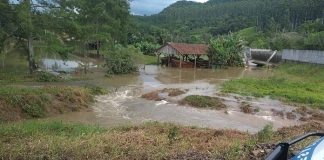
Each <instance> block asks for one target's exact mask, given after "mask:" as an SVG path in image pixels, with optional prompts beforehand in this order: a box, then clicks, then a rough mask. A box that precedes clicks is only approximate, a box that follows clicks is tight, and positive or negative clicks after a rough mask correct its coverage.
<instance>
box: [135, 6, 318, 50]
mask: <svg viewBox="0 0 324 160" xmlns="http://www.w3.org/2000/svg"><path fill="white" fill-rule="evenodd" d="M323 8H324V2H323V1H321V0H294V1H291V0H268V1H264V0H228V1H224V0H209V1H208V2H206V3H204V4H202V3H196V2H190V1H178V2H176V3H174V4H172V5H171V6H169V7H168V8H166V9H164V10H163V11H162V12H161V13H159V14H156V15H152V16H144V17H142V16H134V17H133V21H135V22H136V24H137V26H138V28H139V29H138V30H136V32H134V33H133V34H131V35H130V36H129V37H130V39H131V41H130V42H131V43H134V42H135V43H136V42H138V41H149V42H155V43H157V44H164V43H165V42H167V41H173V42H189V43H208V42H209V40H210V38H211V37H213V36H218V35H223V34H228V33H229V32H233V33H234V32H235V33H237V34H239V35H240V36H241V38H243V39H245V40H246V41H247V42H248V45H249V46H251V47H255V48H272V49H283V48H296V49H324V48H323V46H324V45H323V44H324V43H323V39H324V38H323V31H324V24H323Z"/></svg>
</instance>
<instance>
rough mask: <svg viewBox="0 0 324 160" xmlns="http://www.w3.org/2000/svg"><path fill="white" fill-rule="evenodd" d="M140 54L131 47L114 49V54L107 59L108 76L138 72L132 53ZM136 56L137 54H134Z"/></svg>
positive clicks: (110, 54)
mask: <svg viewBox="0 0 324 160" xmlns="http://www.w3.org/2000/svg"><path fill="white" fill-rule="evenodd" d="M134 52H138V50H136V48H134V47H133V46H131V47H127V48H124V47H120V46H118V47H117V48H115V49H114V51H113V52H111V53H109V54H108V55H107V57H106V65H105V67H107V69H108V70H107V75H112V74H128V73H133V72H136V71H137V67H136V66H135V63H134V59H132V58H133V56H132V53H134ZM134 54H135V53H134Z"/></svg>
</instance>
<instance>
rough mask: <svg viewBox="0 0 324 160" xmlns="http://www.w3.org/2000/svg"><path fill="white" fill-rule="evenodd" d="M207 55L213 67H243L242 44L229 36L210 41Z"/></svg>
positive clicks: (234, 37) (236, 37)
mask: <svg viewBox="0 0 324 160" xmlns="http://www.w3.org/2000/svg"><path fill="white" fill-rule="evenodd" d="M209 55H210V56H211V57H212V63H213V64H214V65H221V66H243V42H242V41H241V40H240V39H239V38H238V36H236V35H233V34H230V35H228V36H221V37H219V38H217V39H214V40H211V41H210V44H209Z"/></svg>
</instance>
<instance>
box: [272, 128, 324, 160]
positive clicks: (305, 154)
mask: <svg viewBox="0 0 324 160" xmlns="http://www.w3.org/2000/svg"><path fill="white" fill-rule="evenodd" d="M315 136H316V137H321V138H320V139H319V140H317V141H316V142H314V143H313V144H311V145H310V146H308V147H306V148H305V149H303V150H302V151H301V152H300V153H299V154H297V155H295V156H294V157H292V158H291V159H292V160H299V159H305V158H306V159H312V156H314V155H315V156H319V157H322V158H323V157H324V133H319V132H315V133H308V134H306V135H303V136H301V137H299V138H297V139H295V140H293V141H291V142H288V143H279V144H278V145H277V147H276V148H275V149H274V150H273V152H272V153H270V154H269V155H268V156H267V158H266V160H286V159H288V150H289V147H291V146H292V145H294V144H296V143H298V142H300V141H302V140H305V139H306V138H308V137H315ZM316 151H319V152H321V153H319V154H318V153H316Z"/></svg>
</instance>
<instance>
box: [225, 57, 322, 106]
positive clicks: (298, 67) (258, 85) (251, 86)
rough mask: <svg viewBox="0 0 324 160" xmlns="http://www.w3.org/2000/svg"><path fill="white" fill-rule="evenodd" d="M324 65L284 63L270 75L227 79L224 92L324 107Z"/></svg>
mask: <svg viewBox="0 0 324 160" xmlns="http://www.w3.org/2000/svg"><path fill="white" fill-rule="evenodd" d="M323 70H324V66H321V65H312V64H295V63H287V64H281V65H280V66H279V68H276V69H275V70H274V71H273V72H274V75H273V76H271V77H269V78H260V79H251V78H243V79H236V80H230V81H226V82H225V83H224V84H223V92H226V93H237V94H242V95H251V96H256V97H265V96H270V97H271V98H275V99H280V100H283V101H286V102H294V103H299V104H303V105H310V106H313V107H317V108H321V109H324V83H323V79H324V74H323Z"/></svg>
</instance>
